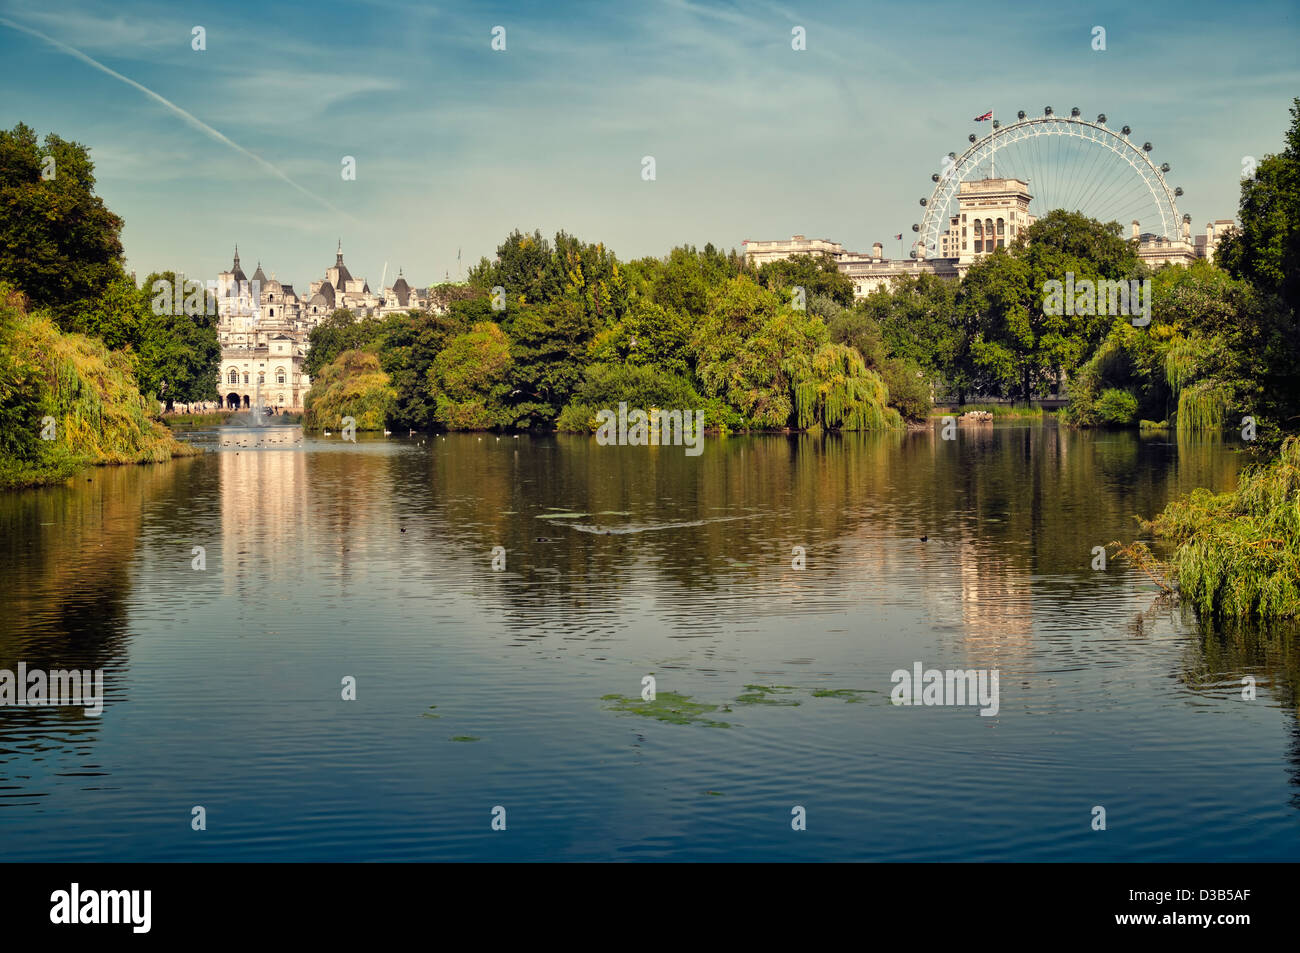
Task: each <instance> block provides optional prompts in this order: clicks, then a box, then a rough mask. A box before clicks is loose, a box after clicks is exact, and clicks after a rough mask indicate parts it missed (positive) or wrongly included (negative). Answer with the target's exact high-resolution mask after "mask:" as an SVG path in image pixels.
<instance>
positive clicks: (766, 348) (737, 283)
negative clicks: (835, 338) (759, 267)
mask: <svg viewBox="0 0 1300 953" xmlns="http://www.w3.org/2000/svg"><path fill="white" fill-rule="evenodd" d="M829 338H830V334H829V332H828V331H827V329H826V325H825V324H824V323H823V322H822V320H821V319H820V318H818V317H817V316H816V315H810V314H808V313H807V312H806V311H796V310H794V309H793V308H791V307H790V306H789V305H788V303H786V302H783V301H782V300H781V298H780V297H779V296H778V295H777V294H776V293H774V292H771V291H768V290H766V289H764V288H762V287H761V286H759V285H758V284H757V283H756V282H755V281H753V280H752V279H751V278H749V277H747V276H744V275H742V276H739V277H737V278H733V279H731V280H730V281H728V282H727V283H726V284H725V285H724V286H723V287H722V288H721V289H720V290H719V291H717V292H716V293H715V295H714V298H713V301H712V305H711V307H710V308H709V313H708V314H707V315H705V317H704V318H703V320H701V321H700V323H699V325H698V327H697V328H696V332H695V335H694V337H693V338H692V341H691V349H692V351H693V352H694V354H695V358H696V373H697V374H698V375H699V378H700V381H701V382H702V384H703V386H704V388H705V390H704V393H705V394H706V395H716V396H719V397H721V398H723V399H724V400H725V401H726V402H727V404H728V405H729V406H730V407H731V408H732V409H733V410H735V411H736V412H737V413H738V414H739V415H740V418H741V419H742V420H743V421H744V424H745V425H746V426H752V427H768V428H771V427H786V426H789V425H790V423H791V422H792V417H793V415H794V412H795V403H794V397H795V395H794V376H793V375H794V373H795V371H794V370H793V369H794V368H795V366H796V365H793V364H792V363H791V360H792V359H794V358H798V357H811V355H812V353H813V352H814V351H815V350H816V349H817V348H818V347H819V346H821V345H822V344H825V343H828V341H829Z"/></svg>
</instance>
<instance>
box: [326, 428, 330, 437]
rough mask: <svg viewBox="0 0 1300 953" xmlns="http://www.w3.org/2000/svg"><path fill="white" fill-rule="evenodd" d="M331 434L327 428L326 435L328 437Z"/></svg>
mask: <svg viewBox="0 0 1300 953" xmlns="http://www.w3.org/2000/svg"><path fill="white" fill-rule="evenodd" d="M329 435H330V432H329V430H328V429H327V430H326V431H325V436H327V437H328V436H329Z"/></svg>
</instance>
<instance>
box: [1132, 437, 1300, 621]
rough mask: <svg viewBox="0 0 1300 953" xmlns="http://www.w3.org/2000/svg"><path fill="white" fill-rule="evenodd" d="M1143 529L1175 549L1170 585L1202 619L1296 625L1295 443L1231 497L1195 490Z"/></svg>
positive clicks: (1299, 441) (1299, 492) (1299, 603)
mask: <svg viewBox="0 0 1300 953" xmlns="http://www.w3.org/2000/svg"><path fill="white" fill-rule="evenodd" d="M1144 525H1145V526H1146V528H1147V529H1149V530H1150V531H1152V532H1154V533H1155V534H1156V535H1157V536H1159V537H1162V538H1163V539H1166V540H1168V541H1170V542H1172V543H1173V544H1174V545H1175V550H1174V554H1173V557H1172V559H1171V560H1170V569H1171V571H1172V574H1173V577H1174V578H1175V579H1176V580H1177V581H1178V585H1179V588H1180V590H1181V592H1182V595H1183V597H1184V598H1185V599H1188V600H1189V601H1190V602H1191V603H1192V605H1193V606H1195V608H1196V610H1197V611H1198V612H1199V613H1200V614H1201V615H1202V616H1208V617H1215V618H1228V619H1242V620H1252V619H1253V620H1269V619H1285V618H1300V438H1296V437H1289V438H1287V440H1286V441H1285V442H1284V443H1283V444H1282V450H1281V452H1280V453H1279V455H1278V456H1277V458H1276V459H1274V460H1272V461H1271V462H1269V463H1267V464H1262V465H1259V466H1256V467H1254V468H1253V469H1250V470H1247V471H1245V472H1244V473H1243V474H1242V476H1241V478H1240V480H1239V481H1238V484H1237V489H1236V490H1234V491H1232V492H1230V493H1217V494H1216V493H1211V492H1210V491H1209V490H1205V489H1198V490H1196V491H1194V492H1193V493H1192V494H1191V496H1189V497H1187V498H1186V499H1182V500H1176V501H1174V502H1173V503H1170V504H1169V505H1168V506H1167V507H1166V508H1165V510H1164V512H1163V513H1161V514H1160V515H1159V516H1157V517H1156V518H1155V519H1154V520H1151V521H1149V522H1146V523H1144Z"/></svg>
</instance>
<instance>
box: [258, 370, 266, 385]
mask: <svg viewBox="0 0 1300 953" xmlns="http://www.w3.org/2000/svg"><path fill="white" fill-rule="evenodd" d="M257 382H258V383H259V384H265V383H266V374H264V373H263V372H262V371H258V372H257Z"/></svg>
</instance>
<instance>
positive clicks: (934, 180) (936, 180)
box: [930, 172, 939, 182]
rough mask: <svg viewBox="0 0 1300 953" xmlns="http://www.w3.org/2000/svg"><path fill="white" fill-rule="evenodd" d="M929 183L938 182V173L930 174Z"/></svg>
mask: <svg viewBox="0 0 1300 953" xmlns="http://www.w3.org/2000/svg"><path fill="white" fill-rule="evenodd" d="M930 181H931V182H938V181H939V173H938V172H932V173H931V174H930Z"/></svg>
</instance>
